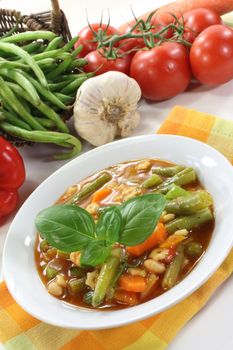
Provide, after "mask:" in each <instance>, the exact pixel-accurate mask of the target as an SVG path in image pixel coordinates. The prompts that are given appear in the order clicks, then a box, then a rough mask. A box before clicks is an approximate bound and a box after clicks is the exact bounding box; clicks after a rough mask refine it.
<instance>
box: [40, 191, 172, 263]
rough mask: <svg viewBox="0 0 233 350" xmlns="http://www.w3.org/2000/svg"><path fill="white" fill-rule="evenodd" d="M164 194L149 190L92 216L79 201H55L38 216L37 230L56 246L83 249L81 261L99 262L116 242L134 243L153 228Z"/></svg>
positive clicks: (73, 249) (66, 250) (138, 241)
mask: <svg viewBox="0 0 233 350" xmlns="http://www.w3.org/2000/svg"><path fill="white" fill-rule="evenodd" d="M165 204H166V199H165V197H164V196H163V195H162V194H159V193H153V194H145V195H142V196H138V197H135V198H132V199H130V200H128V201H126V202H124V203H123V204H121V205H119V206H112V207H110V208H108V209H106V210H104V211H103V212H102V214H101V215H100V218H99V220H98V222H97V223H96V224H95V222H94V220H93V218H92V216H91V215H90V214H89V213H88V212H87V211H86V210H85V209H82V208H80V207H78V206H76V205H66V204H64V205H54V206H52V207H49V208H47V209H44V210H42V211H41V212H40V213H39V214H38V215H37V217H36V221H35V225H36V228H37V230H38V231H39V232H40V233H41V234H42V236H43V237H44V238H45V239H46V240H47V241H48V242H49V244H51V245H52V246H53V247H55V248H57V249H59V250H62V251H65V252H68V253H71V252H74V251H81V253H82V254H81V264H83V265H89V266H96V265H99V264H101V263H103V262H104V261H106V259H107V258H108V256H109V255H110V252H111V248H112V245H113V244H114V243H117V242H118V243H121V244H124V245H127V246H134V245H136V244H140V243H142V242H144V241H145V240H146V239H147V238H148V237H149V236H150V235H151V234H152V232H153V230H154V229H155V226H156V225H157V222H158V220H159V218H160V216H161V214H162V211H163V210H164V208H165Z"/></svg>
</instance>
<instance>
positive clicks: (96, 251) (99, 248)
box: [80, 241, 112, 266]
mask: <svg viewBox="0 0 233 350" xmlns="http://www.w3.org/2000/svg"><path fill="white" fill-rule="evenodd" d="M111 250H112V247H110V246H108V247H106V246H105V244H104V241H92V242H90V243H89V244H88V246H86V247H85V249H84V250H83V251H82V252H81V258H80V262H81V265H87V266H96V265H100V264H103V263H104V262H105V260H106V259H107V258H108V257H109V255H110V253H111Z"/></svg>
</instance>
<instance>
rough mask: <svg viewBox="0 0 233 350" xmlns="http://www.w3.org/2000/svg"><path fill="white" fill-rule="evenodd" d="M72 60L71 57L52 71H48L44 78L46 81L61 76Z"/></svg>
mask: <svg viewBox="0 0 233 350" xmlns="http://www.w3.org/2000/svg"><path fill="white" fill-rule="evenodd" d="M72 60H73V59H72V57H70V58H69V59H67V60H65V61H63V62H62V63H60V64H59V65H58V66H57V67H56V68H55V69H54V70H52V71H50V72H49V73H48V74H47V75H46V78H47V79H54V78H56V77H58V76H59V75H61V73H63V72H64V71H65V70H66V69H68V68H69V66H70V64H71V62H72Z"/></svg>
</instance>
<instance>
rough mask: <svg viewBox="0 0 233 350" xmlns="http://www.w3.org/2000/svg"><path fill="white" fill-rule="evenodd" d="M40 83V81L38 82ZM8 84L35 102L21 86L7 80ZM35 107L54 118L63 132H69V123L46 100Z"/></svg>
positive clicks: (16, 91) (25, 97)
mask: <svg viewBox="0 0 233 350" xmlns="http://www.w3.org/2000/svg"><path fill="white" fill-rule="evenodd" d="M38 84H39V83H38ZM7 85H8V86H9V87H10V88H11V89H12V90H13V91H14V92H15V93H16V94H17V95H19V96H20V97H23V98H24V99H25V100H27V101H28V102H29V103H32V104H33V101H31V99H30V97H29V95H28V94H27V93H24V91H23V90H22V89H21V88H20V86H18V85H16V84H13V83H10V82H7ZM35 107H36V108H37V109H38V110H39V111H40V112H41V113H42V114H44V115H46V117H47V118H49V119H50V120H52V121H53V122H54V123H55V124H56V125H57V128H58V130H60V131H62V132H65V133H67V132H69V129H68V127H67V125H66V124H65V123H64V122H63V120H62V119H61V118H60V117H59V115H58V114H57V113H56V112H54V110H53V109H52V108H50V107H49V106H47V105H46V104H45V103H44V102H42V101H41V103H40V105H39V106H36V105H35Z"/></svg>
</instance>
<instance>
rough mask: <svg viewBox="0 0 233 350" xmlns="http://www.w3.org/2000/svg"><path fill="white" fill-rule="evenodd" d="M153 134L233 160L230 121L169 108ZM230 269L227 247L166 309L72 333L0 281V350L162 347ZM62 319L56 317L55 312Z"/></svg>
mask: <svg viewBox="0 0 233 350" xmlns="http://www.w3.org/2000/svg"><path fill="white" fill-rule="evenodd" d="M158 133H163V134H175V135H183V136H188V137H192V138H194V139H198V140H200V141H203V142H206V143H208V144H209V145H211V146H213V147H215V148H216V149H218V150H219V151H220V152H222V153H223V154H224V155H225V156H226V157H227V158H228V159H229V160H230V162H231V163H232V164H233V122H232V121H227V120H223V119H220V118H216V117H214V116H211V115H207V114H205V113H200V112H197V111H194V110H189V109H186V108H183V107H179V106H177V107H175V108H173V110H172V111H171V113H170V115H169V116H168V118H167V119H166V120H165V121H164V123H163V124H162V126H161V127H160V129H159V131H158ZM232 272H233V250H232V251H231V253H230V254H229V256H228V257H227V258H226V260H225V261H224V263H223V264H222V266H221V267H220V268H219V269H218V270H217V272H216V273H215V274H214V275H213V276H212V277H211V278H210V279H209V280H208V281H207V282H206V283H205V284H204V285H203V286H202V287H201V288H199V289H198V290H197V291H196V292H194V293H193V294H192V295H191V296H189V297H188V298H187V299H185V300H184V301H182V302H181V303H179V304H177V305H176V306H174V307H172V308H171V309H169V310H167V311H165V312H163V313H161V314H159V315H156V316H154V317H151V318H148V319H146V320H144V321H141V322H137V323H134V324H131V325H128V326H124V327H120V328H115V329H108V330H100V331H81V330H80V331H78V330H68V329H61V328H58V327H53V326H50V325H47V324H45V323H43V322H40V321H38V320H37V319H35V318H33V317H32V316H30V315H28V314H27V313H26V312H25V311H24V310H22V309H21V308H20V306H18V305H17V304H16V302H15V301H14V299H13V298H12V297H11V295H10V293H9V292H8V290H7V288H6V285H5V283H4V282H3V283H1V284H0V342H1V343H2V345H0V349H6V350H44V349H46V350H58V349H61V350H75V349H79V350H90V349H91V350H122V349H124V350H141V349H146V350H164V349H166V347H167V346H168V344H169V343H170V342H171V341H172V339H173V338H174V337H175V336H176V334H177V333H178V332H179V330H180V329H181V328H182V327H184V326H185V324H186V323H187V322H188V321H189V320H190V319H191V318H192V317H193V316H194V315H195V314H196V313H197V312H198V311H200V310H201V308H202V307H203V306H204V305H205V304H206V302H207V301H208V300H209V298H210V297H211V295H212V294H213V293H214V291H215V290H216V289H217V288H218V287H219V286H220V285H221V284H222V283H223V282H224V281H225V280H226V279H227V278H228V277H229V276H230V275H231V273H232ZM61 317H62V315H61Z"/></svg>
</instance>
